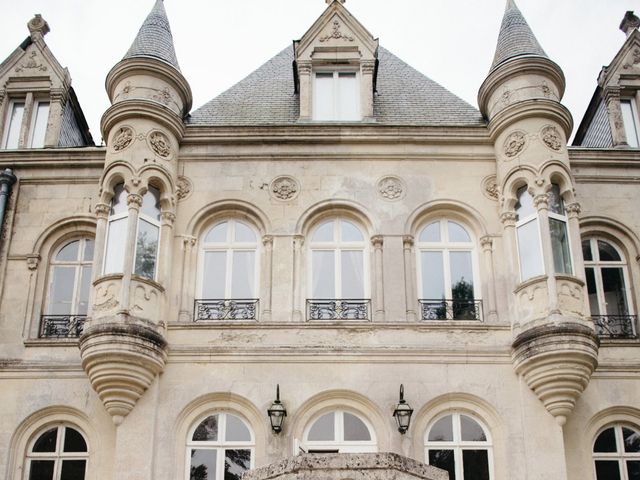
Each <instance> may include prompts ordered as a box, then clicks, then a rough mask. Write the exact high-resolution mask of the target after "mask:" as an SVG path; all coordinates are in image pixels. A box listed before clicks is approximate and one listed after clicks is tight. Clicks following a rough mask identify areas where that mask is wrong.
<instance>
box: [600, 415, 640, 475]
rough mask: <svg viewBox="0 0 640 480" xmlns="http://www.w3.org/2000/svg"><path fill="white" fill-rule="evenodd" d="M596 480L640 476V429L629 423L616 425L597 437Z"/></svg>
mask: <svg viewBox="0 0 640 480" xmlns="http://www.w3.org/2000/svg"><path fill="white" fill-rule="evenodd" d="M593 461H594V469H595V474H596V480H637V479H639V478H640V431H639V430H638V428H637V427H632V426H629V425H614V426H610V427H608V428H606V429H605V430H603V431H602V432H600V434H599V435H598V436H597V437H596V440H595V442H594V444H593Z"/></svg>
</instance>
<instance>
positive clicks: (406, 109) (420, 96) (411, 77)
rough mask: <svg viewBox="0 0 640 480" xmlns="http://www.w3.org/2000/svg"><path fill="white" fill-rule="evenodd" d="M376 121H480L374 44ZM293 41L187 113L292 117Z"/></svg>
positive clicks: (221, 119) (274, 120)
mask: <svg viewBox="0 0 640 480" xmlns="http://www.w3.org/2000/svg"><path fill="white" fill-rule="evenodd" d="M378 59H379V66H378V77H377V94H376V96H375V98H374V116H375V119H376V123H378V124H388V125H419V126H441V125H442V126H444V125H446V126H478V125H484V124H485V122H484V120H483V119H482V115H481V114H480V112H479V111H478V110H476V109H475V108H474V107H472V106H471V105H469V104H468V103H467V102H465V101H464V100H462V99H460V98H458V97H456V96H455V95H454V94H452V93H451V92H449V91H448V90H446V89H445V88H444V87H442V86H440V85H439V84H437V83H436V82H434V81H433V80H431V79H429V78H427V77H426V76H424V75H423V74H421V73H420V72H418V71H417V70H415V69H414V68H412V67H410V66H409V65H407V64H406V63H404V62H403V61H402V60H400V59H399V58H398V57H396V56H395V55H393V54H392V53H390V52H389V51H387V50H385V49H384V48H382V47H380V48H379V51H378ZM292 62H293V47H288V48H285V49H284V50H283V51H281V52H280V53H279V54H277V55H276V56H275V57H273V58H272V59H271V60H269V61H268V62H267V63H265V64H264V65H262V66H261V67H260V68H258V69H257V70H255V71H254V72H253V73H251V74H250V75H249V76H247V77H246V78H245V79H244V80H242V81H240V82H239V83H237V84H236V85H234V86H233V87H231V88H230V89H229V90H227V91H225V92H223V93H222V94H220V95H219V96H218V97H216V98H214V99H213V100H211V101H209V102H208V103H206V104H204V105H203V106H202V107H200V108H198V109H197V110H195V111H194V112H192V113H191V116H190V117H189V119H188V120H187V123H189V124H194V125H229V126H231V125H236V126H241V125H286V124H294V123H297V121H298V116H299V111H300V104H299V98H298V95H296V94H295V93H294V84H293V67H292Z"/></svg>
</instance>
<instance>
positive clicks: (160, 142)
mask: <svg viewBox="0 0 640 480" xmlns="http://www.w3.org/2000/svg"><path fill="white" fill-rule="evenodd" d="M147 141H148V142H149V146H150V147H151V150H153V152H154V153H155V154H156V155H158V156H159V157H161V158H164V159H168V158H169V157H170V156H171V143H170V142H169V139H168V138H167V136H166V135H165V134H164V133H162V132H158V131H155V132H151V133H150V134H149V135H148V137H147Z"/></svg>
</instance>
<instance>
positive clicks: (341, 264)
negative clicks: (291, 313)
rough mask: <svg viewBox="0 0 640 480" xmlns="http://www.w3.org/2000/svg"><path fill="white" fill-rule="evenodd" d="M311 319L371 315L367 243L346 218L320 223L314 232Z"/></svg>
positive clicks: (308, 309) (308, 302) (309, 311)
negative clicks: (366, 253) (366, 254)
mask: <svg viewBox="0 0 640 480" xmlns="http://www.w3.org/2000/svg"><path fill="white" fill-rule="evenodd" d="M309 248H310V252H311V268H310V295H311V298H310V299H309V300H308V301H307V318H308V319H310V320H335V319H338V320H346V319H369V318H370V314H369V310H370V309H369V300H368V298H367V296H368V293H369V292H368V285H367V283H368V277H369V275H368V267H369V266H368V262H367V259H366V256H365V252H366V243H365V240H364V235H363V234H362V231H361V230H360V228H359V227H357V226H356V225H355V224H354V223H353V222H352V221H350V220H346V219H344V218H333V219H331V220H326V221H324V222H322V223H320V224H319V225H318V226H317V227H316V228H315V229H314V230H313V232H312V234H311V241H310V244H309Z"/></svg>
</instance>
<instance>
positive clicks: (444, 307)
mask: <svg viewBox="0 0 640 480" xmlns="http://www.w3.org/2000/svg"><path fill="white" fill-rule="evenodd" d="M418 302H420V319H422V320H476V321H478V322H481V321H482V300H475V299H474V300H446V299H439V300H431V299H425V298H420V299H418Z"/></svg>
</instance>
